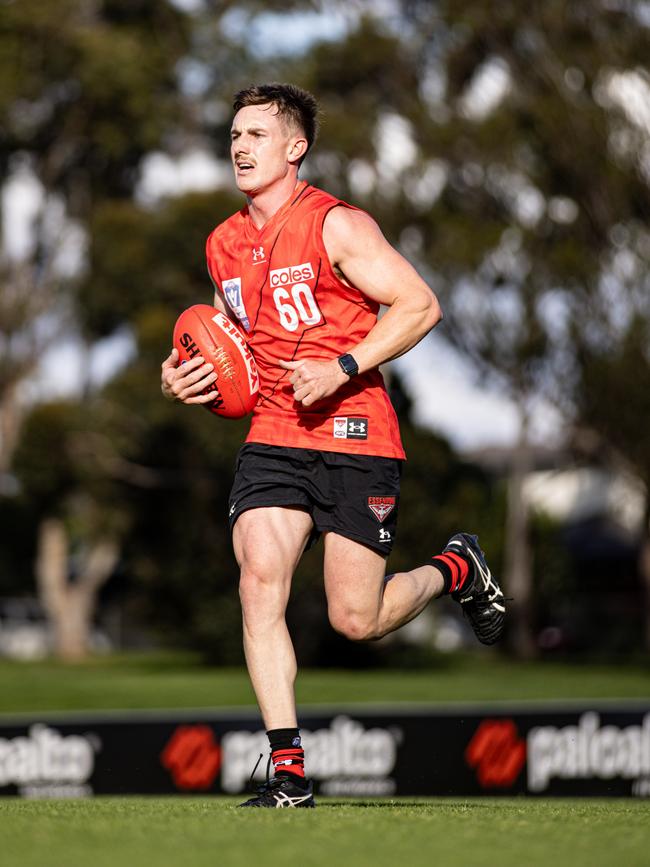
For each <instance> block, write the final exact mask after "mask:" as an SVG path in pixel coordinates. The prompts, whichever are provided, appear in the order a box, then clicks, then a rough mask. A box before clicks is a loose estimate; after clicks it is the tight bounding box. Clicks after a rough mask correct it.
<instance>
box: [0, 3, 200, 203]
mask: <svg viewBox="0 0 650 867" xmlns="http://www.w3.org/2000/svg"><path fill="white" fill-rule="evenodd" d="M152 35H153V38H152ZM187 40H188V31H187V27H186V18H185V16H184V15H183V14H182V13H180V12H179V11H178V10H177V9H176V8H175V7H174V6H173V5H172V4H170V3H167V2H166V0H155V2H154V0H151V2H139V3H133V4H132V3H128V2H126V0H113V2H107V3H97V4H92V5H89V4H87V3H83V2H79V0H46V2H45V0H29V2H21V3H3V4H2V11H1V13H0V42H1V44H2V51H0V81H2V82H3V85H2V86H0V126H1V127H2V128H3V135H2V136H1V137H0V159H1V160H2V164H3V165H4V166H6V164H7V162H8V161H9V159H10V157H11V155H12V154H13V153H15V152H17V151H21V150H22V151H26V152H28V153H29V154H30V155H31V156H32V157H33V165H34V168H35V170H36V172H37V174H38V176H39V177H40V179H41V180H42V182H43V184H44V185H45V187H46V189H48V190H53V189H56V190H58V191H60V192H62V193H63V194H64V196H65V197H66V199H67V201H68V205H69V207H70V212H71V213H73V214H74V215H75V216H79V215H84V216H86V215H87V214H88V210H89V208H90V204H91V201H92V199H94V198H95V197H98V196H103V195H126V194H128V193H129V192H130V190H131V188H132V185H133V181H134V172H135V171H136V169H137V167H138V164H139V162H140V160H141V158H142V156H143V155H144V154H145V153H147V152H148V151H149V150H151V149H153V148H155V147H157V146H159V144H160V141H161V138H162V137H163V135H164V134H165V132H166V131H167V130H168V129H169V126H170V124H171V122H172V121H173V120H174V117H175V114H176V112H177V111H178V101H177V85H176V80H175V73H174V64H175V61H177V60H178V59H180V58H181V57H182V56H183V54H184V52H185V51H186V49H187V47H188V41H187ZM89 186H90V188H92V193H91V192H90V190H89V189H88V187H89Z"/></svg>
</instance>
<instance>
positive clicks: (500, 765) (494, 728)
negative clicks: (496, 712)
mask: <svg viewBox="0 0 650 867" xmlns="http://www.w3.org/2000/svg"><path fill="white" fill-rule="evenodd" d="M465 761H466V762H467V764H468V765H469V766H470V767H471V768H476V776H477V777H478V781H479V783H480V784H481V786H483V788H488V787H490V786H499V787H501V788H507V787H508V786H511V785H512V784H513V783H514V781H515V780H516V779H517V777H518V776H519V774H520V772H521V769H522V768H523V766H524V764H525V762H526V741H524V740H521V738H520V737H519V732H518V731H517V726H516V725H515V724H514V722H513V720H511V719H486V720H483V722H482V723H481V725H480V726H479V727H478V728H477V729H476V732H475V733H474V737H473V738H472V740H471V741H470V742H469V744H468V745H467V749H466V750H465Z"/></svg>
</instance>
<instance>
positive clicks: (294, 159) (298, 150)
mask: <svg viewBox="0 0 650 867" xmlns="http://www.w3.org/2000/svg"><path fill="white" fill-rule="evenodd" d="M308 147H309V145H308V144H307V139H306V138H303V137H302V136H294V137H293V138H292V139H291V141H290V142H289V153H288V159H289V162H290V163H298V162H300V160H301V159H302V158H303V157H304V155H305V154H306V153H307V148H308Z"/></svg>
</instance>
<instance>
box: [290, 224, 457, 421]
mask: <svg viewBox="0 0 650 867" xmlns="http://www.w3.org/2000/svg"><path fill="white" fill-rule="evenodd" d="M323 241H324V243H325V249H326V250H327V253H328V255H329V258H330V262H331V264H332V266H333V268H334V270H335V271H336V272H337V273H338V274H339V276H340V278H341V279H342V280H343V281H344V282H346V283H350V284H352V285H353V286H355V287H356V288H357V289H359V290H360V291H361V292H362V293H363V294H364V295H365V296H367V297H368V298H370V299H372V300H373V301H376V302H378V303H379V304H383V305H385V306H386V307H387V308H388V309H387V311H386V313H385V314H384V315H383V316H382V317H381V319H379V320H378V321H377V323H376V325H375V326H374V327H373V328H372V329H371V330H370V331H369V332H368V334H367V335H366V337H364V338H363V340H361V341H360V342H359V343H357V344H356V345H353V346H350V347H348V348H347V350H346V351H347V352H348V353H350V354H351V355H352V356H353V358H354V360H355V361H356V363H357V365H358V368H359V373H363V372H364V371H366V370H371V369H372V368H374V367H378V366H379V365H380V364H383V363H384V362H386V361H390V360H391V359H393V358H398V357H399V356H400V355H403V354H404V353H405V352H408V350H409V349H411V348H412V347H413V346H415V344H416V343H419V341H420V340H422V338H423V337H424V336H425V335H426V334H428V332H429V331H431V329H432V328H433V327H434V326H435V325H437V323H438V322H440V320H441V319H442V312H441V310H440V305H439V304H438V300H437V298H436V296H435V295H434V293H433V292H432V291H431V289H430V288H429V286H427V284H426V283H425V282H424V280H422V278H421V277H420V275H419V274H418V273H417V271H416V270H415V268H413V266H412V265H411V264H410V263H409V262H407V261H406V259H405V258H404V257H403V256H402V255H401V254H400V253H398V252H397V250H395V249H394V247H392V246H391V245H390V244H389V243H388V241H387V240H386V239H385V238H384V236H383V234H382V233H381V231H380V229H379V226H378V225H377V223H375V221H374V220H373V219H372V218H371V217H369V216H368V215H367V214H365V213H363V212H361V211H353V210H350V209H349V208H345V207H337V208H333V209H332V210H331V211H330V212H329V214H328V215H327V217H326V219H325V223H324V225H323ZM280 363H281V365H282V367H284V368H285V369H287V370H291V371H292V374H291V378H290V381H291V383H292V385H293V387H294V395H295V399H296V400H297V401H299V402H301V403H302V404H303V406H310V405H311V404H312V403H315V402H316V401H318V400H322V399H323V398H325V397H328V396H329V395H330V394H333V393H334V392H335V391H336V390H337V389H338V388H339V387H340V386H341V385H343V383H345V382H348V381H349V377H348V375H347V374H346V373H344V372H343V370H342V369H341V366H340V365H339V362H338V359H336V358H334V359H332V360H331V361H315V360H312V359H305V360H301V361H294V362H280Z"/></svg>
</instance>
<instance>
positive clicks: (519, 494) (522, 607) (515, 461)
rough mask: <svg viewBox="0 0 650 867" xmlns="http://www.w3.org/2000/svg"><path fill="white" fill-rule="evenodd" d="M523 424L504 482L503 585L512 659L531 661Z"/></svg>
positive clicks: (526, 461) (526, 459) (530, 563)
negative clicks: (509, 597) (506, 497)
mask: <svg viewBox="0 0 650 867" xmlns="http://www.w3.org/2000/svg"><path fill="white" fill-rule="evenodd" d="M527 440H528V437H527V425H526V424H525V422H522V426H521V434H520V436H519V441H518V442H517V445H516V446H515V448H514V451H513V453H512V463H511V466H510V477H509V479H508V504H507V516H506V534H505V535H506V538H505V563H504V585H505V590H506V596H511V597H513V598H512V601H511V602H508V603H506V604H507V610H508V616H509V620H510V629H509V641H510V646H511V648H512V650H513V651H514V654H515V656H517V657H518V658H519V659H532V658H533V657H535V656H536V655H537V645H536V642H535V636H534V630H533V555H532V549H531V545H530V538H529V520H530V514H529V511H530V510H529V506H528V503H527V501H526V497H525V495H524V482H525V480H526V476H527V475H528V474H529V473H530V471H531V468H532V467H531V459H530V450H529V447H528V442H527Z"/></svg>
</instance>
